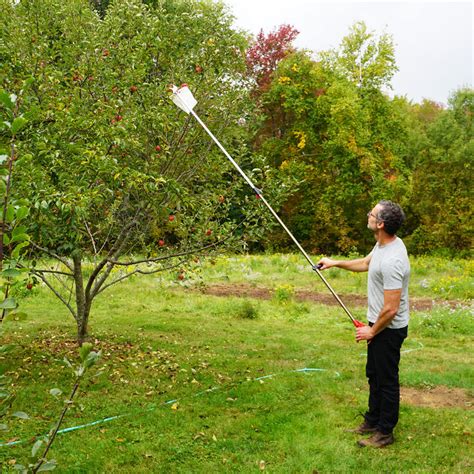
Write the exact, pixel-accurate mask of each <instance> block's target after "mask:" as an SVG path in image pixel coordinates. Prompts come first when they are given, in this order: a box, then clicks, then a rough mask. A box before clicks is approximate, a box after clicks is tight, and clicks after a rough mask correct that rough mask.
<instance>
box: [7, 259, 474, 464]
mask: <svg viewBox="0 0 474 474" xmlns="http://www.w3.org/2000/svg"><path fill="white" fill-rule="evenodd" d="M326 275H327V277H328V279H329V281H330V283H331V284H332V285H333V286H334V288H335V289H336V291H338V292H342V293H360V294H364V293H365V275H360V274H353V275H351V274H349V273H343V272H342V271H337V270H331V271H329V272H327V273H326ZM412 275H413V277H412V288H411V294H412V295H414V296H419V297H435V298H436V299H439V301H438V303H437V304H436V305H435V306H434V308H433V309H432V310H430V311H424V312H415V313H412V315H411V316H412V320H411V323H410V331H409V338H408V339H407V340H406V342H405V345H404V347H403V350H404V351H405V352H404V353H403V354H402V360H401V364H400V367H401V374H400V377H401V383H402V387H403V388H405V389H408V388H410V389H412V391H411V398H410V399H406V400H404V399H403V398H402V404H401V417H400V422H399V425H398V426H397V429H396V432H395V437H396V440H397V441H396V444H394V445H393V446H391V447H389V448H387V449H384V450H369V449H361V448H358V447H357V446H356V440H357V439H358V438H357V436H356V435H353V434H351V433H347V432H345V429H346V428H350V427H353V426H355V425H356V424H358V423H359V422H360V418H359V417H357V414H358V413H359V412H363V411H364V410H365V407H366V403H367V383H366V379H365V376H364V365H365V358H364V354H365V346H364V345H363V344H356V343H355V342H354V331H353V328H352V326H351V325H350V323H349V321H348V318H347V316H345V314H344V313H343V312H342V310H341V309H340V308H339V307H337V306H323V305H319V304H311V303H306V302H305V303H301V302H298V301H296V300H295V299H294V298H293V290H294V289H299V288H309V289H313V290H314V291H319V292H324V291H325V289H324V287H323V286H322V284H321V283H320V282H318V279H317V277H316V276H315V275H312V272H311V270H310V269H309V270H307V269H306V268H305V266H304V261H302V259H301V258H300V257H299V256H292V255H288V256H282V255H274V256H260V257H232V258H219V259H217V260H216V261H215V262H214V264H206V265H205V266H203V267H201V266H198V265H196V266H194V267H193V268H189V269H186V279H185V280H184V281H183V282H178V281H177V280H176V275H173V274H171V275H169V276H166V277H160V278H156V277H144V278H135V279H131V280H129V281H126V282H125V283H122V284H120V285H118V286H116V287H113V288H111V289H110V290H109V291H108V292H104V294H103V295H101V297H100V299H98V300H97V302H96V305H95V307H94V308H93V315H92V317H91V321H90V333H91V335H92V336H93V341H94V344H95V347H96V348H97V349H101V350H102V353H103V355H102V358H101V361H100V363H99V366H100V367H103V368H104V372H103V373H102V375H99V376H98V377H97V378H90V377H88V378H87V380H86V381H85V383H84V384H83V386H82V387H81V389H80V392H79V394H78V396H77V399H76V403H75V404H74V406H73V407H72V408H71V409H70V411H69V412H68V415H67V417H66V419H65V422H64V424H63V427H64V428H65V427H72V426H77V425H81V424H85V423H89V422H93V421H96V420H101V419H103V418H106V417H111V416H115V415H126V416H123V417H121V418H118V419H114V420H112V421H110V422H103V423H99V424H97V425H94V426H90V427H86V428H84V429H79V430H77V431H72V432H69V433H65V434H62V435H59V436H58V438H57V440H56V442H55V443H54V445H53V448H52V450H51V452H50V456H49V457H50V458H55V459H56V460H57V461H58V465H59V466H58V468H57V470H56V471H57V472H77V473H79V472H84V473H85V472H124V473H125V472H139V473H140V472H143V473H148V472H166V473H168V472H180V473H189V472H196V473H200V472H238V473H241V472H260V471H261V470H265V471H268V472H279V473H287V472H294V473H299V472H301V473H313V472H314V473H316V472H318V473H332V472H400V473H405V472H426V473H431V472H446V473H448V472H449V473H452V472H459V473H465V472H473V470H474V464H473V462H472V459H473V449H472V441H473V440H472V432H473V429H474V423H473V418H474V417H473V413H474V412H473V410H472V408H473V405H472V401H473V396H474V384H473V380H474V369H473V366H474V364H473V363H474V356H473V354H472V347H473V340H474V317H473V314H472V308H469V307H468V298H471V297H472V262H468V261H465V260H464V261H463V260H458V261H449V262H444V266H443V265H442V262H441V260H440V259H431V260H430V259H427V258H424V259H413V260H412ZM202 282H204V283H206V284H214V283H219V282H226V283H227V284H229V285H232V284H233V283H242V282H248V283H249V284H252V285H262V286H266V287H269V288H272V289H273V290H274V297H273V298H272V299H270V300H252V299H242V298H237V297H217V296H208V295H204V294H201V293H200V292H199V291H197V290H195V289H193V288H195V287H196V286H198V284H200V283H202ZM187 287H189V288H187ZM285 288H286V290H285ZM442 289H443V290H442ZM441 298H444V299H448V300H449V299H451V300H453V299H454V300H457V301H459V304H457V305H456V304H445V303H442V302H441ZM22 309H23V310H24V311H26V312H27V313H28V319H26V320H25V321H8V322H6V323H5V325H4V328H5V335H4V339H5V340H6V342H8V343H12V344H15V345H16V349H15V350H14V352H13V353H12V354H9V356H8V358H6V357H4V358H3V359H1V360H0V363H1V364H2V365H3V368H4V369H6V372H7V373H8V374H9V376H10V377H11V379H12V381H13V384H14V389H15V390H16V391H17V398H16V400H15V402H14V407H13V408H14V409H15V410H22V411H25V412H27V413H28V415H29V416H30V419H28V420H16V419H15V420H13V419H12V420H9V421H8V425H9V430H8V431H0V436H1V441H0V442H5V441H7V440H15V439H18V440H29V439H31V438H32V437H34V436H37V435H41V434H43V433H46V432H47V431H48V430H49V429H50V427H51V424H52V423H53V422H54V420H55V419H56V417H57V416H58V413H59V412H60V410H61V408H62V399H61V397H59V400H58V399H55V398H54V397H53V396H51V395H50V393H49V390H50V389H52V388H59V389H61V390H62V391H63V392H64V393H65V394H66V393H68V392H69V391H70V389H71V385H72V382H73V376H72V374H71V371H70V369H68V368H66V367H65V366H64V364H62V363H61V361H62V359H63V357H64V356H67V357H68V358H69V359H77V356H76V354H77V350H76V348H75V344H74V335H75V326H74V321H73V319H72V317H71V316H70V315H69V314H68V313H67V312H66V310H65V309H64V308H63V307H62V306H61V305H60V304H59V302H57V301H56V300H55V299H54V297H53V296H52V295H51V294H50V293H48V292H47V290H46V289H45V288H37V289H35V290H34V291H33V292H32V294H31V295H30V296H29V297H27V298H26V299H25V300H24V301H23V302H22ZM351 309H352V308H351ZM354 313H355V315H356V317H358V318H359V319H363V318H364V309H363V308H356V309H355V310H354ZM303 368H311V369H317V370H312V371H304V372H302V371H298V370H299V369H303ZM94 372H95V371H94ZM269 375H273V377H267V376H269ZM438 389H442V392H443V393H444V397H441V398H440V400H439V402H437V403H435V404H434V405H432V406H425V405H426V404H424V403H423V397H425V396H427V395H429V394H430V393H434V392H435V391H436V390H438ZM2 422H3V421H2ZM30 451H31V443H22V444H18V445H15V446H9V447H0V463H2V464H1V466H2V472H8V471H9V470H13V466H14V463H15V462H17V463H20V462H21V463H23V464H24V463H25V462H27V459H28V456H29V452H30Z"/></svg>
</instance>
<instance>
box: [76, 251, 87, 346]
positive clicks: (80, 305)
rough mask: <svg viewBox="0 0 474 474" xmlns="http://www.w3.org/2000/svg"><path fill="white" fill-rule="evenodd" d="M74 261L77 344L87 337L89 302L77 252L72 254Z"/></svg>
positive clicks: (80, 257)
mask: <svg viewBox="0 0 474 474" xmlns="http://www.w3.org/2000/svg"><path fill="white" fill-rule="evenodd" d="M72 261H73V263H74V285H75V287H76V308H77V316H76V323H77V342H78V343H79V346H82V344H83V343H84V342H85V340H86V339H87V336H88V333H87V323H88V322H89V313H90V309H91V308H90V303H88V302H87V301H86V295H85V291H84V278H83V275H82V256H81V255H80V253H79V252H77V253H74V254H73V256H72Z"/></svg>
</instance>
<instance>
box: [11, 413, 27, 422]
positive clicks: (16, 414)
mask: <svg viewBox="0 0 474 474" xmlns="http://www.w3.org/2000/svg"><path fill="white" fill-rule="evenodd" d="M12 416H16V417H17V418H21V419H22V420H29V419H30V417H29V416H28V415H27V414H26V413H25V412H24V411H16V412H15V413H12Z"/></svg>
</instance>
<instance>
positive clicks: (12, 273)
mask: <svg viewBox="0 0 474 474" xmlns="http://www.w3.org/2000/svg"><path fill="white" fill-rule="evenodd" d="M20 275H21V272H19V271H18V270H17V269H16V268H7V269H6V270H3V271H2V276H3V277H5V278H16V277H19V276H20Z"/></svg>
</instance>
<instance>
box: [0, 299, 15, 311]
mask: <svg viewBox="0 0 474 474" xmlns="http://www.w3.org/2000/svg"><path fill="white" fill-rule="evenodd" d="M16 307H17V302H16V301H15V298H7V299H5V300H3V301H2V302H1V303H0V309H15V308H16Z"/></svg>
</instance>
